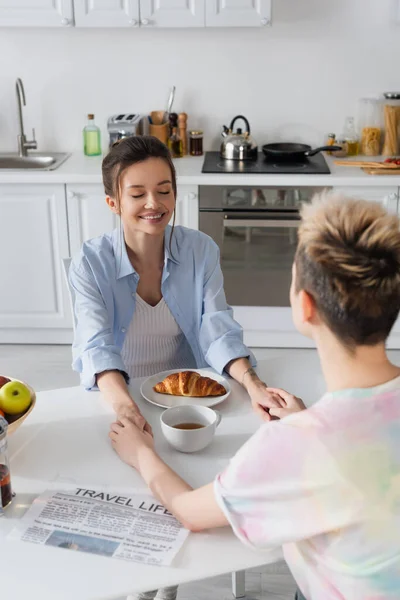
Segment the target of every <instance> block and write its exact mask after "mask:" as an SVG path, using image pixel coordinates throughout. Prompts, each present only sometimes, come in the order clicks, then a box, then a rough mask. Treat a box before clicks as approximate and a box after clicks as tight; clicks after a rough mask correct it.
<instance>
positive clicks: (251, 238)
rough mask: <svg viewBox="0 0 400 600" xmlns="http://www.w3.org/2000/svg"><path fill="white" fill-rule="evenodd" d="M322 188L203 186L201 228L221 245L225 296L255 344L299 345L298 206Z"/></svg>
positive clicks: (249, 341) (201, 192)
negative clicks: (295, 317)
mask: <svg viewBox="0 0 400 600" xmlns="http://www.w3.org/2000/svg"><path fill="white" fill-rule="evenodd" d="M322 189H323V188H317V187H271V186H268V187H263V186H257V187H247V186H200V191H199V209H200V214H199V228H200V230H201V231H203V232H204V233H206V234H208V235H209V236H210V237H211V238H212V239H213V240H214V241H215V242H216V243H217V244H218V246H219V249H220V254H221V267H222V272H223V275H224V286H225V293H226V297H227V301H228V303H229V304H230V305H231V306H233V307H234V311H235V317H236V318H237V319H238V321H239V322H240V323H241V324H242V326H243V327H244V329H245V333H246V334H247V335H246V336H245V339H246V337H247V339H246V342H247V343H249V344H251V345H255V346H256V345H260V346H267V345H268V346H270V345H273V344H275V345H279V346H282V345H294V344H295V341H294V338H293V335H294V336H295V337H297V336H296V334H295V330H294V327H293V324H292V319H291V313H290V308H289V307H290V302H289V290H290V282H291V275H292V273H291V271H292V264H293V259H294V255H295V252H296V247H297V229H298V227H299V224H300V209H301V206H302V204H303V203H306V202H309V201H310V200H311V198H312V197H313V196H314V194H315V193H316V192H320V191H322ZM272 331H275V334H274V335H273V336H272V338H274V339H275V340H276V341H275V342H273V343H271V336H268V332H269V333H271V332H272ZM250 332H253V334H252V335H250V339H249V334H250ZM281 334H283V335H281ZM266 336H267V337H266ZM278 338H279V339H278ZM267 342H268V343H267ZM297 345H299V344H297ZM300 345H304V342H303V343H301V344H300Z"/></svg>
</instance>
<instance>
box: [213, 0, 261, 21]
mask: <svg viewBox="0 0 400 600" xmlns="http://www.w3.org/2000/svg"><path fill="white" fill-rule="evenodd" d="M270 24H271V0H207V1H206V27H266V26H267V25H270Z"/></svg>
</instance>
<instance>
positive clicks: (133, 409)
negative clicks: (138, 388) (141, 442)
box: [116, 402, 153, 436]
mask: <svg viewBox="0 0 400 600" xmlns="http://www.w3.org/2000/svg"><path fill="white" fill-rule="evenodd" d="M116 412H117V418H118V420H119V421H122V420H123V419H129V420H130V421H132V422H133V423H134V424H135V425H136V426H137V427H138V428H139V429H140V431H146V432H147V433H149V434H150V435H151V436H152V435H153V430H152V428H151V427H150V425H149V423H148V422H147V421H146V419H145V418H144V417H143V415H142V413H141V412H140V410H139V409H138V407H137V406H136V404H135V403H134V402H132V403H131V404H128V405H127V404H124V405H122V406H120V407H118V408H117V410H116Z"/></svg>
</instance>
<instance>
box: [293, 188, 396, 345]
mask: <svg viewBox="0 0 400 600" xmlns="http://www.w3.org/2000/svg"><path fill="white" fill-rule="evenodd" d="M295 266H296V291H297V292H299V291H300V290H305V291H307V292H308V293H309V294H310V295H311V296H312V297H313V299H314V301H315V303H316V307H317V310H318V312H319V314H320V316H321V318H322V319H323V320H324V322H325V323H326V324H327V326H328V327H329V329H330V330H331V331H332V332H333V333H334V334H335V335H336V336H337V338H338V339H339V340H340V341H341V342H342V343H344V344H345V345H346V346H348V347H349V348H354V347H355V346H358V345H374V344H377V343H379V342H382V341H384V340H386V338H387V337H388V335H389V333H390V330H391V329H392V327H393V325H394V323H395V321H396V319H397V316H398V314H399V310H400V222H399V219H398V218H397V216H395V215H390V214H388V213H387V212H386V210H385V209H384V208H383V206H382V205H381V204H378V203H376V202H368V201H366V200H358V199H355V198H345V197H344V196H342V195H340V194H334V193H327V192H324V193H323V194H321V195H318V196H316V197H315V198H314V199H313V201H312V202H311V204H308V205H304V206H303V210H302V223H301V225H300V228H299V245H298V248H297V252H296V257H295Z"/></svg>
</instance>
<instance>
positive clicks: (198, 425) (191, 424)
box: [173, 423, 205, 429]
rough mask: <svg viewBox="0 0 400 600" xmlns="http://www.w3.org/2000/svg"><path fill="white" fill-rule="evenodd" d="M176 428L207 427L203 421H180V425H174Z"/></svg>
mask: <svg viewBox="0 0 400 600" xmlns="http://www.w3.org/2000/svg"><path fill="white" fill-rule="evenodd" d="M173 427H174V429H201V428H202V427H205V425H202V424H201V423H178V425H173Z"/></svg>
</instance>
